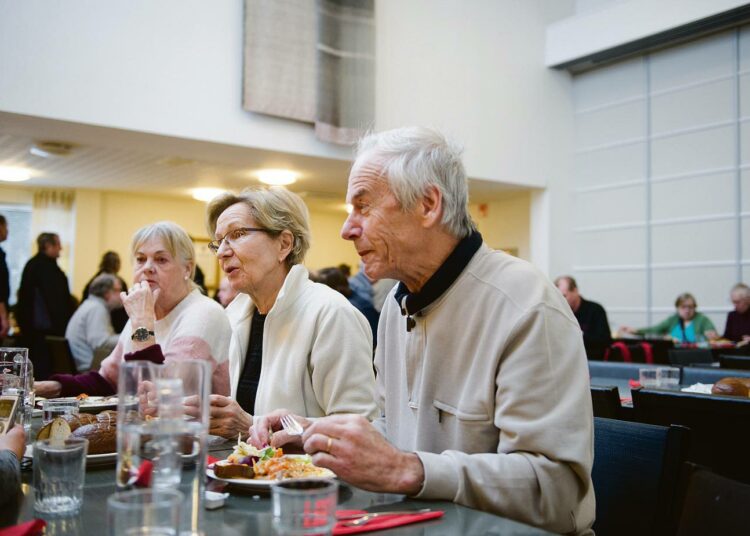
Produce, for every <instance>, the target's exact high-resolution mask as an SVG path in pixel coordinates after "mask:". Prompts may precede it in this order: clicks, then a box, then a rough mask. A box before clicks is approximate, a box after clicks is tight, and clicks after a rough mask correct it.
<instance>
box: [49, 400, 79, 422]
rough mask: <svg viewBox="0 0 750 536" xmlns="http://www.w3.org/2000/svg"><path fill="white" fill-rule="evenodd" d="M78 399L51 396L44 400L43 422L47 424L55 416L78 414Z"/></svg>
mask: <svg viewBox="0 0 750 536" xmlns="http://www.w3.org/2000/svg"><path fill="white" fill-rule="evenodd" d="M78 403H79V401H78V400H71V399H70V398H50V399H48V400H44V401H43V402H42V422H43V423H44V424H47V423H48V422H50V421H52V420H54V419H55V417H63V416H65V415H78Z"/></svg>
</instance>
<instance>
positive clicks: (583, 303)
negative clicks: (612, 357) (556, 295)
mask: <svg viewBox="0 0 750 536" xmlns="http://www.w3.org/2000/svg"><path fill="white" fill-rule="evenodd" d="M555 286H556V287H557V288H558V289H559V290H560V292H562V295H563V296H565V299H566V300H567V301H568V305H570V308H571V309H572V310H573V314H574V315H575V317H576V320H578V324H579V325H580V326H581V331H582V332H583V345H584V346H585V347H586V357H588V358H589V359H603V358H604V353H605V352H606V350H607V348H609V345H610V344H612V332H611V331H610V329H609V321H608V320H607V312H606V311H605V310H604V307H602V306H601V305H599V304H598V303H596V302H593V301H589V300H586V299H584V298H583V296H581V294H580V292H578V284H577V283H576V280H575V279H573V278H572V277H571V276H569V275H562V276H560V277H558V278H557V279H555Z"/></svg>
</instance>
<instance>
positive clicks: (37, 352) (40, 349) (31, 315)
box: [16, 233, 75, 379]
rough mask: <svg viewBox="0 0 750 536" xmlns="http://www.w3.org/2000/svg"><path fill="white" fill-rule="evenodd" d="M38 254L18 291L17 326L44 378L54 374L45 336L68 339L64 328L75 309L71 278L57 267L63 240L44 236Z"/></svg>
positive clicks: (35, 369) (29, 266) (42, 235)
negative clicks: (71, 293) (71, 292)
mask: <svg viewBox="0 0 750 536" xmlns="http://www.w3.org/2000/svg"><path fill="white" fill-rule="evenodd" d="M36 242H37V246H38V247H39V252H38V253H37V254H36V255H34V256H33V257H32V258H31V259H29V262H27V263H26V266H25V267H24V269H23V275H22V276H21V286H20V288H19V289H18V304H17V307H16V309H17V314H18V326H19V327H20V328H21V336H22V337H23V341H24V345H25V346H27V347H28V348H29V354H30V355H31V360H32V361H33V362H34V372H35V376H36V377H37V378H39V379H44V378H46V377H48V376H49V375H50V374H52V373H53V372H54V371H52V370H51V363H50V359H49V354H48V351H47V345H46V343H45V340H44V338H45V336H47V335H56V336H58V337H64V336H65V328H66V327H67V325H68V320H70V317H71V316H72V315H73V311H74V309H75V306H74V302H73V299H72V298H71V296H70V287H69V286H68V278H67V277H66V275H65V272H63V271H62V270H61V269H60V267H59V266H58V265H57V259H58V257H59V256H60V251H62V245H61V244H60V237H59V236H58V235H57V234H55V233H42V234H40V235H39V236H38V237H37V239H36Z"/></svg>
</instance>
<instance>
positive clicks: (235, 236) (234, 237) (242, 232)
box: [208, 227, 270, 254]
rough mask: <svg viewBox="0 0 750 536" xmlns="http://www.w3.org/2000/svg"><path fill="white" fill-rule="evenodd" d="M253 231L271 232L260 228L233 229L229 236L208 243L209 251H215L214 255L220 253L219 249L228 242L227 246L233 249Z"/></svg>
mask: <svg viewBox="0 0 750 536" xmlns="http://www.w3.org/2000/svg"><path fill="white" fill-rule="evenodd" d="M253 231H255V232H257V233H268V232H270V231H269V230H268V229H261V228H259V227H238V228H237V229H232V230H231V231H229V232H228V233H227V234H225V235H224V236H223V237H221V238H217V239H216V240H212V241H211V242H209V243H208V249H210V250H211V251H213V252H214V253H216V254H218V253H219V248H220V247H221V244H222V242H224V241H226V243H227V245H228V246H229V247H230V248H233V247H234V245H235V244H236V243H237V241H238V240H240V239H241V238H244V237H246V236H247V235H249V234H250V233H252V232H253Z"/></svg>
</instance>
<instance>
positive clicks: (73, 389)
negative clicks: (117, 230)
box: [34, 222, 231, 397]
mask: <svg viewBox="0 0 750 536" xmlns="http://www.w3.org/2000/svg"><path fill="white" fill-rule="evenodd" d="M131 249H132V254H133V269H134V271H135V277H134V280H135V283H134V285H133V287H132V288H131V289H130V290H129V291H128V292H127V293H126V292H123V293H122V294H121V296H122V301H123V305H124V306H125V310H126V311H127V313H128V317H129V318H130V319H129V320H128V323H127V324H126V325H125V328H124V329H123V331H122V333H121V334H120V339H119V340H118V342H117V346H116V347H115V349H114V350H113V351H112V353H111V354H110V355H109V356H108V357H107V358H106V359H105V360H104V361H103V362H102V365H101V368H100V369H99V371H98V372H88V373H85V374H79V375H75V376H74V375H70V374H55V375H53V376H52V378H51V379H50V381H42V382H36V383H35V384H34V388H35V390H36V393H37V394H38V395H39V396H45V397H55V396H74V395H78V394H80V393H86V394H89V395H110V394H114V393H115V392H117V376H118V373H119V369H120V364H121V363H122V362H123V360H125V361H131V360H148V361H151V362H154V363H167V364H168V363H169V362H170V361H177V360H184V359H204V360H206V361H208V362H209V363H211V367H212V370H213V377H212V392H213V393H216V394H221V395H228V394H229V372H228V363H227V353H228V346H229V340H230V336H231V328H230V326H229V321H228V320H227V317H226V315H225V314H224V310H223V309H222V308H221V306H220V305H219V304H217V303H216V302H214V301H213V300H211V299H209V298H207V297H205V296H203V295H202V294H201V293H200V292H199V291H198V290H197V287H196V286H195V284H194V283H193V274H194V273H195V250H194V248H193V243H192V241H191V240H190V237H189V236H188V234H187V233H186V232H185V230H184V229H182V228H181V227H180V226H179V225H177V224H175V223H172V222H158V223H154V224H151V225H147V226H146V227H143V228H141V229H139V230H138V231H137V232H136V233H135V235H134V236H133V241H132V245H131Z"/></svg>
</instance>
